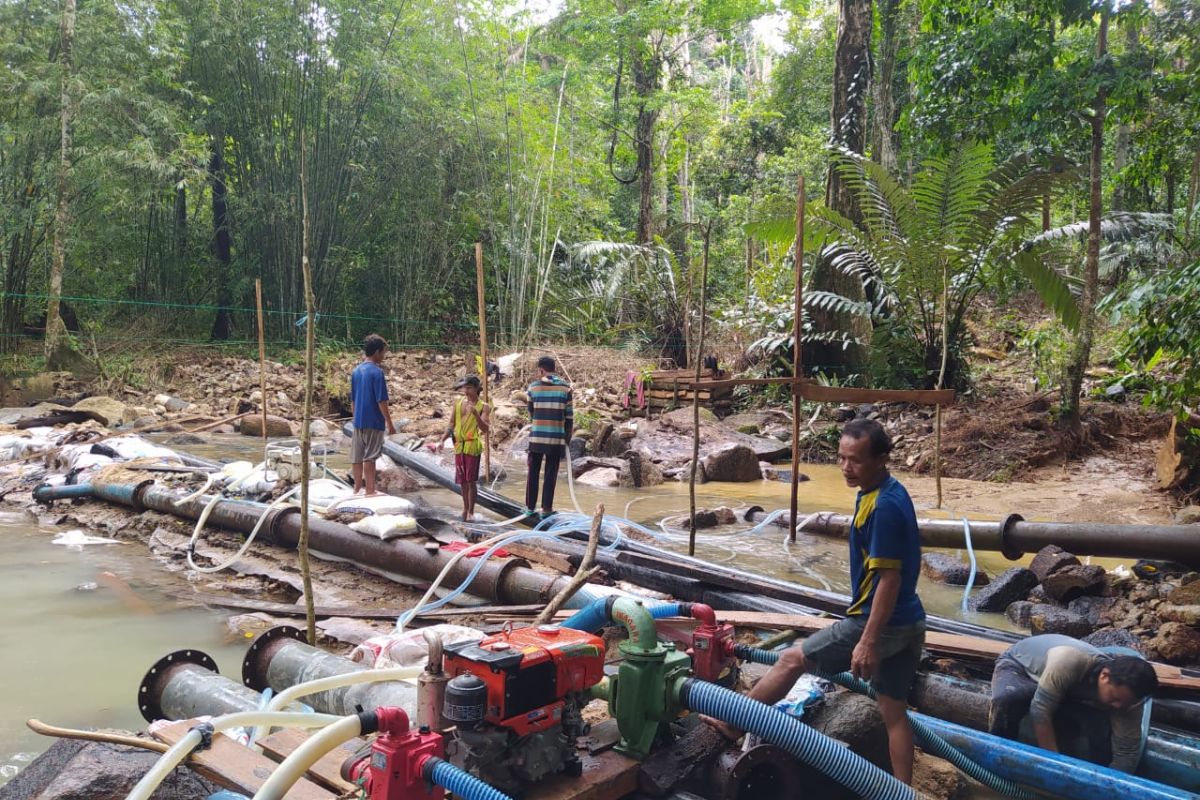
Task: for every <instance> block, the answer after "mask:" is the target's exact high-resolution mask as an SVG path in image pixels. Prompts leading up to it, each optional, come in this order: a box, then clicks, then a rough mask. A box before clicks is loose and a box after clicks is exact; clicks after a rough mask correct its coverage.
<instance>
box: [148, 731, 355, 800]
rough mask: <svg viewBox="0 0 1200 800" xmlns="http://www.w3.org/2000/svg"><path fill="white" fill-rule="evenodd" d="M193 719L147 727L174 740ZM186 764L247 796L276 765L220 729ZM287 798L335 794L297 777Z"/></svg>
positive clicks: (321, 798)
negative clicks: (206, 746) (205, 746)
mask: <svg viewBox="0 0 1200 800" xmlns="http://www.w3.org/2000/svg"><path fill="white" fill-rule="evenodd" d="M196 723H197V720H194V719H192V720H182V721H180V722H175V723H172V724H170V725H165V726H163V727H161V728H157V729H155V730H153V731H151V735H152V736H153V737H154V738H155V739H158V740H159V741H160V742H166V743H167V744H175V743H176V742H178V741H179V740H180V739H182V738H183V737H184V736H186V735H187V732H188V731H189V730H191V728H193V727H194V726H195V725H196ZM188 764H189V766H191V767H192V768H193V769H195V770H196V771H198V772H199V773H200V774H202V775H203V776H204V777H206V778H208V779H209V780H211V781H213V782H214V783H216V784H219V785H221V786H223V787H225V788H226V789H231V790H233V791H235V792H240V793H242V794H244V795H246V796H247V797H249V796H251V795H253V794H254V793H255V792H257V791H258V790H259V789H260V788H261V787H262V785H263V784H264V783H266V781H267V778H269V777H270V776H271V773H272V772H274V771H275V768H276V767H278V766H279V765H278V764H276V763H275V762H274V761H271V760H270V759H268V758H266V757H265V756H261V755H259V754H258V753H256V752H254V751H253V750H251V749H250V748H249V747H245V746H243V745H240V744H238V743H237V742H235V741H234V740H233V739H231V738H229V737H228V736H226V735H225V734H223V733H217V734H214V735H213V742H212V747H210V748H208V749H207V750H198V751H196V752H195V753H193V754H192V758H191V761H189V762H188ZM287 796H288V800H333V798H335V797H337V795H336V794H334V793H333V792H330V791H329V790H327V789H324V788H322V787H320V786H317V785H316V784H315V783H312V782H311V781H309V780H306V779H301V780H299V781H297V782H296V784H295V785H294V786H293V787H292V788H291V789H290V790H289V791H288V793H287Z"/></svg>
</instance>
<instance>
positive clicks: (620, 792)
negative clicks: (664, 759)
mask: <svg viewBox="0 0 1200 800" xmlns="http://www.w3.org/2000/svg"><path fill="white" fill-rule="evenodd" d="M579 757H580V759H581V760H582V761H583V775H581V776H580V777H578V778H575V777H572V776H570V775H555V776H554V777H552V778H544V779H543V780H542V781H541V782H539V783H538V785H537V786H534V787H531V788H530V789H529V790H527V791H526V792H524V793H523V796H524V798H525V800H618V798H621V797H624V796H625V795H627V794H630V793H631V792H636V791H637V788H638V782H637V773H638V767H639V766H640V764H639V762H637V761H634V760H633V759H632V758H628V757H627V756H623V755H621V754H620V753H618V752H616V751H615V750H605V751H604V752H602V753H596V754H594V755H593V754H591V753H588V752H586V751H584V752H581V753H580V754H579ZM288 800H291V795H288Z"/></svg>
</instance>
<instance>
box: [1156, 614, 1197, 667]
mask: <svg viewBox="0 0 1200 800" xmlns="http://www.w3.org/2000/svg"><path fill="white" fill-rule="evenodd" d="M1146 649H1147V650H1149V651H1151V652H1153V653H1157V654H1158V658H1159V659H1160V660H1162V661H1166V662H1167V663H1168V664H1195V663H1197V662H1200V633H1197V632H1196V630H1195V629H1194V628H1192V627H1190V626H1188V625H1184V624H1183V623H1182V622H1164V623H1163V624H1162V625H1161V626H1159V628H1158V630H1157V631H1156V632H1155V634H1154V638H1153V639H1151V640H1150V641H1148V642H1147V643H1146Z"/></svg>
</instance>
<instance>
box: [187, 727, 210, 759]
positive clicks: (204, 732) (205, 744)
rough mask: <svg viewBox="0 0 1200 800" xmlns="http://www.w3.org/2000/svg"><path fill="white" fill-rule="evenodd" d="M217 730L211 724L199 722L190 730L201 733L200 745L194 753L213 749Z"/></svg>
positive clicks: (189, 730)
mask: <svg viewBox="0 0 1200 800" xmlns="http://www.w3.org/2000/svg"><path fill="white" fill-rule="evenodd" d="M216 730H217V729H216V728H214V727H213V724H212V723H211V722H199V723H197V724H195V725H193V726H192V727H191V728H189V729H188V732H189V733H190V732H191V731H198V732H199V733H200V744H198V745H196V748H195V750H194V751H193V752H195V751H198V750H207V749H208V748H210V747H212V743H213V734H214V733H216Z"/></svg>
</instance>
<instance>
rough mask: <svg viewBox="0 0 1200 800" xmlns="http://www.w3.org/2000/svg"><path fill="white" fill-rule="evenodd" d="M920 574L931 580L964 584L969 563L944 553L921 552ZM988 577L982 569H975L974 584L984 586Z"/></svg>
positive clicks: (967, 576)
mask: <svg viewBox="0 0 1200 800" xmlns="http://www.w3.org/2000/svg"><path fill="white" fill-rule="evenodd" d="M921 574H922V575H924V576H925V577H926V578H929V579H930V580H931V581H936V582H938V583H945V584H948V585H950V586H966V585H967V579H968V578H969V577H970V575H971V565H970V564H968V563H966V562H965V561H963V560H962V559H960V558H955V557H954V556H951V555H947V554H946V553H922V554H921ZM988 581H989V578H988V576H987V575H986V574H985V573H984V572H983V570H978V569H977V570H976V571H975V585H976V586H986V585H987V584H988Z"/></svg>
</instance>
